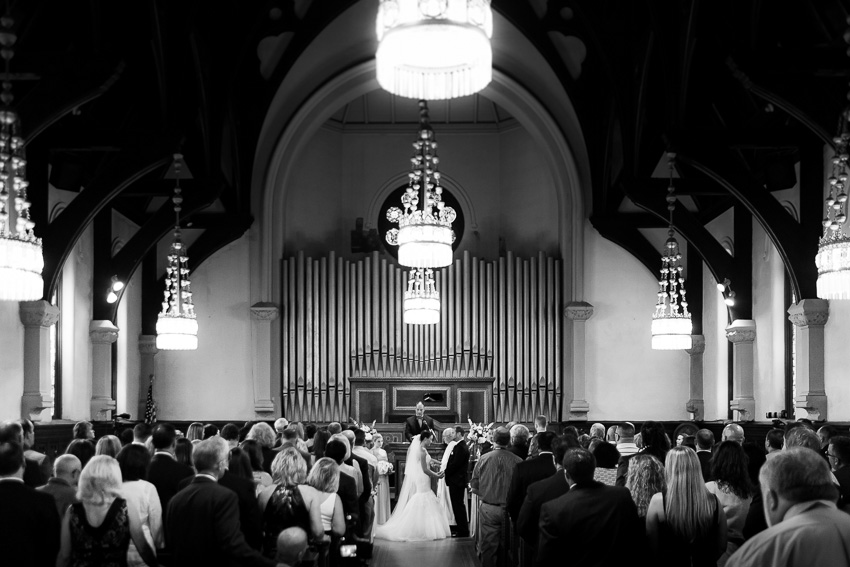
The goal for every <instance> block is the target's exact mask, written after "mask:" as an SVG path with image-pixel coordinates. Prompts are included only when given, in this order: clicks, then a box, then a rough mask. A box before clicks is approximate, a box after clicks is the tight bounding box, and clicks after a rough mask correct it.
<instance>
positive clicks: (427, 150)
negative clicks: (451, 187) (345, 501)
mask: <svg viewBox="0 0 850 567" xmlns="http://www.w3.org/2000/svg"><path fill="white" fill-rule="evenodd" d="M413 148H414V153H413V157H412V158H410V163H411V167H410V173H409V174H408V185H407V191H405V193H404V195H402V197H401V204H402V206H403V207H404V210H403V211H402V210H401V209H399V208H398V207H390V208H389V210H387V220H389V221H390V222H392V223H398V226H399V228H397V229H396V228H392V229H390V230H388V231H387V235H386V239H387V242H389V243H390V244H392V245H398V262H399V264H401V265H402V266H408V267H411V268H442V267H445V266H448V265H449V264H451V263H452V243H453V242H454V239H455V235H454V232H453V231H452V221H454V220H455V218H456V217H457V213H456V212H455V210H454V209H453V208H452V207H447V206H446V204H445V203H444V202H443V198H442V193H443V188H442V187H441V186H440V172H439V171H437V165H438V163H439V161H440V160H439V158H438V157H437V142H436V140H435V139H434V130H433V129H431V123H430V120H429V117H428V103H426V102H425V101H424V100H420V101H419V137H418V138H417V140H416V141H415V142H414V143H413ZM420 203H421V204H422V207H421V208H419V205H420Z"/></svg>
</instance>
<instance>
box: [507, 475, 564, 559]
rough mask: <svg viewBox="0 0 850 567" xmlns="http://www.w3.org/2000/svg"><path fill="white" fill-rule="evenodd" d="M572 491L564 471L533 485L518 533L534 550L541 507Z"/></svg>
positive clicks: (527, 494) (517, 524)
mask: <svg viewBox="0 0 850 567" xmlns="http://www.w3.org/2000/svg"><path fill="white" fill-rule="evenodd" d="M569 490H570V485H569V484H567V477H566V476H565V475H564V471H557V472H556V473H555V474H553V475H552V476H550V477H549V478H546V479H543V480H538V481H537V482H534V483H532V484H531V485H530V486H529V487H528V490H527V491H526V493H525V500H524V501H523V503H522V508H520V510H519V516H518V517H517V521H516V529H517V533H518V534H519V535H520V537H521V538H522V539H524V540H525V542H526V543H527V544H528V545H530V546H531V547H533V548H535V549H536V548H537V537H538V535H539V532H538V527H539V526H540V507H541V506H543V504H545V503H546V502H549V501H550V500H554V499H555V498H558V497H559V496H563V495H564V494H566V493H567V492H569Z"/></svg>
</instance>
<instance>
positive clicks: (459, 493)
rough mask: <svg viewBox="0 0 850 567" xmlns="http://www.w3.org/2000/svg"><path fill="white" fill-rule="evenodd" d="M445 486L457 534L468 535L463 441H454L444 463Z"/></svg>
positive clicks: (466, 466)
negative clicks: (464, 498) (447, 490)
mask: <svg viewBox="0 0 850 567" xmlns="http://www.w3.org/2000/svg"><path fill="white" fill-rule="evenodd" d="M445 473H446V476H445V479H446V487H447V488H448V489H449V500H450V501H451V503H452V512H453V513H454V515H455V522H456V523H457V535H458V536H460V537H468V536H469V520H468V519H467V517H466V506H465V505H464V504H465V502H464V501H463V495H464V490H466V485H467V484H468V483H469V480H468V478H469V447H467V446H466V442H465V441H459V442H457V443H455V446H454V447H453V448H452V453H451V455H449V460H448V462H447V463H446V470H445Z"/></svg>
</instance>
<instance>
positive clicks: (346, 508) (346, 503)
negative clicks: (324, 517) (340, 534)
mask: <svg viewBox="0 0 850 567" xmlns="http://www.w3.org/2000/svg"><path fill="white" fill-rule="evenodd" d="M343 439H344V438H343ZM347 452H348V442H347V441H343V440H340V439H334V438H331V440H330V441H329V442H328V446H327V447H326V448H325V456H326V457H328V458H330V459H332V460H333V461H334V462H335V463H336V464H337V467H338V468H339V488H337V490H336V493H337V495H339V499H340V501H342V511H343V513H344V514H345V516H346V517H348V516H351V519H352V520H353V521H354V522H357V521H358V520H359V519H360V510H359V507H358V505H357V483H356V482H355V481H354V478H353V477H352V476H350V475H348V474H346V473H344V472H343V471H342V464H343V461H344V460H345V456H346V454H347Z"/></svg>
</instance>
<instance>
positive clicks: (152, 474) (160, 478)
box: [148, 454, 195, 524]
mask: <svg viewBox="0 0 850 567" xmlns="http://www.w3.org/2000/svg"><path fill="white" fill-rule="evenodd" d="M194 474H195V471H193V470H192V467H190V466H187V465H181V464H180V463H178V462H177V461H176V460H175V459H174V458H173V457H171V456H169V455H163V454H158V455H154V456H153V458H152V459H151V466H150V468H149V469H148V482H149V483H151V484H152V485H154V486H155V487H156V491H157V493H158V494H159V502H160V504H161V505H162V523H163V524H165V521H166V519H167V512H166V511H167V510H168V503H169V502H170V501H171V498H172V497H174V495H175V494H177V491H178V490H179V485H180V481H181V480H183V479H184V478H187V477H189V478H191V477H192V476H194Z"/></svg>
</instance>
